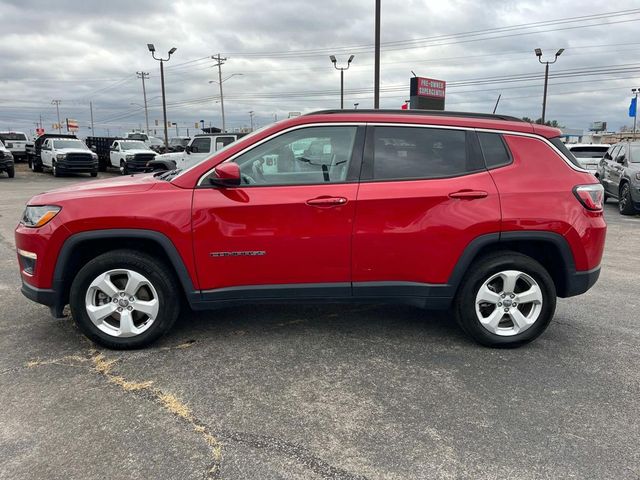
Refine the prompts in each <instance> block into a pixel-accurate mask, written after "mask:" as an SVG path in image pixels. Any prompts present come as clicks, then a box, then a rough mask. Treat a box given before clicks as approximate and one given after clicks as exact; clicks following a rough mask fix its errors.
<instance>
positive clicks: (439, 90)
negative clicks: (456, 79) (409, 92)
mask: <svg viewBox="0 0 640 480" xmlns="http://www.w3.org/2000/svg"><path fill="white" fill-rule="evenodd" d="M446 86H447V83H446V82H444V81H442V80H434V79H433V78H420V77H418V90H417V92H416V95H419V96H421V97H431V98H444V91H445V88H446Z"/></svg>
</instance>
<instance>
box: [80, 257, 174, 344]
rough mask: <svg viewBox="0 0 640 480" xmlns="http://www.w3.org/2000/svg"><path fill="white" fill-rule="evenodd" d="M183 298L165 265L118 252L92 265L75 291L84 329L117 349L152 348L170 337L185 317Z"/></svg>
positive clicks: (99, 340)
mask: <svg viewBox="0 0 640 480" xmlns="http://www.w3.org/2000/svg"><path fill="white" fill-rule="evenodd" d="M180 299H181V295H180V292H179V289H178V285H177V283H176V280H175V278H174V276H173V275H172V273H171V271H170V270H169V268H167V266H166V265H165V264H164V263H161V262H158V260H156V259H154V258H153V257H151V256H149V255H146V254H144V253H142V252H138V251H134V250H115V251H112V252H107V253H105V254H102V255H100V256H98V257H96V258H94V259H93V260H91V261H90V262H88V263H87V264H86V265H85V266H84V267H83V268H82V269H81V270H80V271H79V272H78V274H77V275H76V277H75V279H74V280H73V283H72V285H71V292H70V298H69V303H70V307H71V313H72V315H73V319H74V320H75V322H76V324H77V325H78V328H80V330H81V331H82V332H83V333H84V334H85V335H86V336H87V337H89V338H90V339H91V340H93V341H94V342H96V343H98V344H100V345H103V346H105V347H107V348H113V349H131V348H140V347H144V346H147V345H149V344H151V343H152V342H154V341H155V340H157V339H158V338H159V337H160V336H162V335H163V334H165V333H166V332H167V331H168V330H169V329H170V328H171V326H172V325H173V323H174V322H175V320H176V318H177V317H178V313H179V311H180Z"/></svg>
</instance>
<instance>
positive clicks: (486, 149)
mask: <svg viewBox="0 0 640 480" xmlns="http://www.w3.org/2000/svg"><path fill="white" fill-rule="evenodd" d="M478 140H479V141H480V148H481V149H482V155H483V156H484V163H485V165H486V166H487V168H489V169H490V168H497V167H504V166H505V165H509V164H510V163H511V161H512V158H511V154H510V153H509V150H508V149H507V146H506V145H505V143H504V140H503V139H502V135H500V134H499V133H486V132H479V133H478Z"/></svg>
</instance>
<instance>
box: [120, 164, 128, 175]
mask: <svg viewBox="0 0 640 480" xmlns="http://www.w3.org/2000/svg"><path fill="white" fill-rule="evenodd" d="M120 173H121V174H122V175H128V174H129V169H128V168H127V162H125V161H124V160H120Z"/></svg>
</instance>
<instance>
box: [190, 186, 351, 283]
mask: <svg viewBox="0 0 640 480" xmlns="http://www.w3.org/2000/svg"><path fill="white" fill-rule="evenodd" d="M357 190H358V185H357V184H334V185H331V184H329V185H305V186H278V187H249V188H234V189H215V188H201V189H197V190H195V193H194V197H193V239H194V253H195V258H196V263H197V266H198V278H199V280H200V282H199V284H200V287H201V288H202V289H203V290H210V289H214V288H223V287H230V286H242V285H258V284H287V283H328V282H349V281H351V265H350V261H351V231H352V229H353V216H354V212H355V200H356V193H357ZM322 196H330V197H342V198H345V199H346V200H347V201H346V203H344V204H341V205H335V206H312V205H307V203H306V202H307V200H311V199H315V198H317V197H322ZM229 252H264V254H263V255H249V254H246V255H241V256H220V255H216V256H212V255H211V253H216V254H224V253H229Z"/></svg>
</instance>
